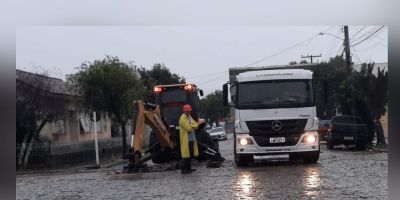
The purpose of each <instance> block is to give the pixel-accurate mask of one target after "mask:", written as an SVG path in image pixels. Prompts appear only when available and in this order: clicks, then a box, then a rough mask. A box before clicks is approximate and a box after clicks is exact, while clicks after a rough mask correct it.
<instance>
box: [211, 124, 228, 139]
mask: <svg viewBox="0 0 400 200" xmlns="http://www.w3.org/2000/svg"><path fill="white" fill-rule="evenodd" d="M207 132H208V133H209V134H210V136H211V137H213V138H217V139H218V140H226V139H227V138H226V132H225V129H224V128H222V127H215V128H212V129H208V130H207Z"/></svg>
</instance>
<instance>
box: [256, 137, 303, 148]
mask: <svg viewBox="0 0 400 200" xmlns="http://www.w3.org/2000/svg"><path fill="white" fill-rule="evenodd" d="M300 137H301V134H299V135H290V136H286V137H285V142H284V143H270V142H269V141H270V140H269V139H270V138H271V137H265V136H253V138H254V140H255V141H256V143H257V144H258V145H259V146H261V147H278V146H294V145H296V144H297V142H298V141H299V139H300Z"/></svg>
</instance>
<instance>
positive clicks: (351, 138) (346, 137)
mask: <svg viewBox="0 0 400 200" xmlns="http://www.w3.org/2000/svg"><path fill="white" fill-rule="evenodd" d="M343 139H345V140H354V138H353V137H349V136H345V137H344V138H343Z"/></svg>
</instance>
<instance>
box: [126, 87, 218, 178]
mask: <svg viewBox="0 0 400 200" xmlns="http://www.w3.org/2000/svg"><path fill="white" fill-rule="evenodd" d="M153 92H154V94H155V102H156V104H150V103H144V102H143V101H138V102H137V105H136V108H137V109H136V110H135V112H134V114H133V120H132V121H133V122H134V124H133V128H134V129H133V130H134V133H133V134H134V137H133V138H134V139H133V141H132V144H131V148H130V152H129V154H128V158H129V165H128V169H129V171H128V172H130V171H132V170H134V169H136V168H137V167H138V166H140V165H141V164H142V163H144V162H146V161H147V160H150V159H151V160H152V161H153V162H154V163H157V164H160V163H163V162H169V161H174V160H179V159H180V146H179V118H180V116H181V114H182V107H183V105H185V104H189V105H191V106H192V112H191V116H192V117H193V119H194V120H196V121H199V116H200V114H201V110H200V99H199V96H198V94H199V93H200V95H201V96H202V95H203V91H202V90H199V89H198V88H197V86H196V85H195V84H174V85H158V86H155V87H154V90H153ZM145 124H148V125H149V126H150V127H151V128H152V131H151V133H150V139H149V145H148V148H147V149H143V139H142V138H143V135H144V125H145ZM204 128H205V124H202V125H200V126H199V128H198V129H197V130H196V139H197V143H198V146H199V156H198V159H199V160H206V159H210V160H211V161H218V162H221V161H223V160H224V158H222V157H221V156H220V153H219V146H218V141H216V140H213V139H212V138H211V137H210V136H209V134H208V133H207V132H206V131H205V129H204Z"/></svg>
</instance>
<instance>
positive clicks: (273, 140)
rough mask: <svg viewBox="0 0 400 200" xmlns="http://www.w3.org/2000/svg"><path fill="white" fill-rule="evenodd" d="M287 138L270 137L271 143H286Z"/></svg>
mask: <svg viewBox="0 0 400 200" xmlns="http://www.w3.org/2000/svg"><path fill="white" fill-rule="evenodd" d="M284 142H285V138H284V137H273V138H269V143H284Z"/></svg>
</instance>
